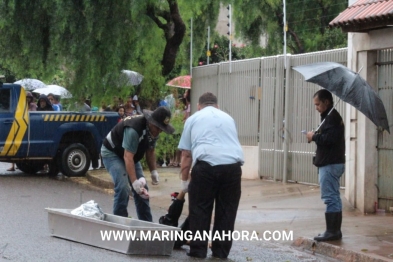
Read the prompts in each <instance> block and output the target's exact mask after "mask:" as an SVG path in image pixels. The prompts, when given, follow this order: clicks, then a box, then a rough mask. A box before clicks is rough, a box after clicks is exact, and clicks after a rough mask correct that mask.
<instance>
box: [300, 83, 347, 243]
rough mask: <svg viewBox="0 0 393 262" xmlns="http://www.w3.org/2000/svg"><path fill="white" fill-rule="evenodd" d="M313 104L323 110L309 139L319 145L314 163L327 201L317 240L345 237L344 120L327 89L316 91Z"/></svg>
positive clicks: (323, 197) (319, 110)
mask: <svg viewBox="0 0 393 262" xmlns="http://www.w3.org/2000/svg"><path fill="white" fill-rule="evenodd" d="M314 105H315V108H316V110H317V111H318V112H319V113H320V114H321V121H322V122H321V125H320V128H319V130H318V131H317V132H308V133H307V134H306V135H307V140H308V142H312V141H314V142H315V144H316V145H317V150H316V155H315V157H314V165H315V166H317V167H318V174H319V184H320V187H321V198H322V200H323V201H324V203H325V204H326V213H325V220H326V231H325V233H323V234H319V235H318V236H316V237H314V240H317V241H329V240H338V239H341V238H342V233H341V221H342V202H341V198H340V178H341V176H342V174H343V173H344V170H345V129H344V123H343V120H342V118H341V116H340V114H339V113H338V112H337V110H336V109H334V108H333V96H332V94H331V93H330V92H329V91H327V90H326V89H321V90H319V91H318V92H316V93H315V94H314Z"/></svg>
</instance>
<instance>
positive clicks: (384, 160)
mask: <svg viewBox="0 0 393 262" xmlns="http://www.w3.org/2000/svg"><path fill="white" fill-rule="evenodd" d="M377 66H378V94H379V96H380V97H381V99H382V102H383V104H384V106H385V109H386V113H387V117H388V122H389V123H393V50H392V49H389V50H381V51H378V63H377ZM390 129H391V131H390V132H393V130H392V129H393V128H392V126H390ZM392 159H393V136H392V135H391V134H388V133H387V132H378V206H379V208H382V209H385V210H388V208H389V207H392V206H393V173H392V172H391V171H392V170H393V161H392Z"/></svg>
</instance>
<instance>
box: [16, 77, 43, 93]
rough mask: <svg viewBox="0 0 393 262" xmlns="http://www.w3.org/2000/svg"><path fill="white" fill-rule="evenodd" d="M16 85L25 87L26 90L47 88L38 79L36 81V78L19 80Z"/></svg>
mask: <svg viewBox="0 0 393 262" xmlns="http://www.w3.org/2000/svg"><path fill="white" fill-rule="evenodd" d="M14 84H18V85H21V86H23V87H24V88H25V89H26V90H29V91H31V90H35V89H37V88H45V87H46V85H45V84H44V83H43V82H42V81H40V80H38V79H34V78H24V79H22V80H18V81H16V82H14Z"/></svg>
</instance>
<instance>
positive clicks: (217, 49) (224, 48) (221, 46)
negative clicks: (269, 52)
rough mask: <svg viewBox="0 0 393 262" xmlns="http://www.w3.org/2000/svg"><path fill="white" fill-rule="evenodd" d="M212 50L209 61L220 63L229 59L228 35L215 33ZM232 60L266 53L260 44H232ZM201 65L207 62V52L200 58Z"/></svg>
mask: <svg viewBox="0 0 393 262" xmlns="http://www.w3.org/2000/svg"><path fill="white" fill-rule="evenodd" d="M209 49H210V52H211V56H210V58H209V63H210V64H214V63H219V62H223V61H227V60H228V59H229V39H228V37H227V36H218V35H215V36H214V37H213V41H212V44H211V47H210V48H209ZM231 51H232V60H241V59H247V58H254V57H259V56H262V55H263V53H264V50H263V48H261V47H260V46H252V45H246V44H232V46H231ZM198 64H199V65H205V64H207V55H206V52H205V53H203V55H202V56H201V57H200V58H199V62H198Z"/></svg>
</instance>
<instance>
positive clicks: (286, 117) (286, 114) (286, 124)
mask: <svg viewBox="0 0 393 262" xmlns="http://www.w3.org/2000/svg"><path fill="white" fill-rule="evenodd" d="M284 59H286V60H287V61H285V63H286V65H287V68H286V69H285V105H284V107H285V108H284V121H285V122H284V146H283V151H284V165H283V176H282V182H283V183H286V182H287V175H288V148H289V142H290V141H289V137H290V136H289V135H290V134H289V132H288V128H289V115H290V114H289V99H290V92H289V89H290V82H291V81H290V77H289V76H290V71H291V60H290V56H287V57H286V58H284Z"/></svg>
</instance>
